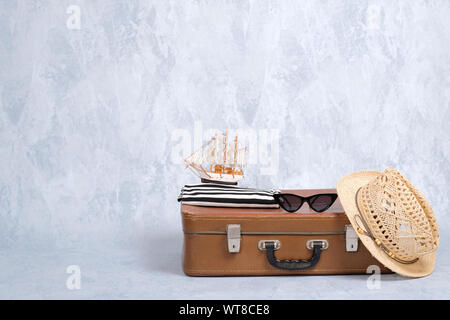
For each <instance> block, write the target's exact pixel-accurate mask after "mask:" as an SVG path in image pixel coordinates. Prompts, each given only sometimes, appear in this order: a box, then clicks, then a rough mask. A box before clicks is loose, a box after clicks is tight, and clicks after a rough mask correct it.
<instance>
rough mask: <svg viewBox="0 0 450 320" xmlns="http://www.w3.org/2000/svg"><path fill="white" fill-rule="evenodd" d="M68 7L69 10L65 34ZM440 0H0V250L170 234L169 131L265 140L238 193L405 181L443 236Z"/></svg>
mask: <svg viewBox="0 0 450 320" xmlns="http://www.w3.org/2000/svg"><path fill="white" fill-rule="evenodd" d="M71 5H75V6H77V7H76V8H79V9H80V14H81V16H80V18H81V20H80V28H79V29H76V28H75V29H73V28H72V27H73V20H72V18H73V11H71V9H69V12H67V11H66V10H67V9H68V8H72V7H70V6H71ZM449 16H450V2H449V1H419V0H414V1H335V0H330V1H187V0H186V1H129V0H127V1H125V0H124V1H116V0H114V1H113V0H111V1H106V0H104V1H87V0H86V1H77V0H71V1H12V0H11V1H9V0H2V1H0V164H1V166H0V245H1V246H12V245H14V244H20V243H23V244H27V245H28V244H29V243H33V244H34V245H39V244H42V245H58V244H63V245H67V244H74V243H82V242H84V241H91V240H93V239H103V238H108V237H111V236H114V237H115V239H116V241H119V242H120V241H125V240H123V239H128V238H129V237H134V236H136V235H139V234H145V233H148V232H155V231H157V230H159V231H164V232H180V231H179V229H180V218H179V213H178V203H177V202H176V200H175V199H176V196H177V194H178V190H179V188H180V187H181V186H182V185H183V184H184V183H192V182H196V181H197V179H195V178H194V177H193V176H192V175H191V173H190V172H189V171H187V170H185V169H184V167H183V165H181V164H178V163H175V162H174V161H173V160H172V158H171V154H172V152H173V148H174V145H175V142H174V139H173V134H174V132H176V130H180V129H184V130H188V132H190V133H191V134H192V135H193V134H194V123H195V122H196V121H199V122H200V123H201V125H202V126H203V128H204V129H207V128H220V129H225V128H241V129H246V128H252V129H255V130H260V129H262V130H266V129H276V130H279V166H278V172H277V173H276V174H274V175H266V176H262V175H259V174H258V173H259V164H258V163H256V164H253V165H251V166H249V168H248V170H247V179H246V184H248V185H252V186H259V187H277V188H281V187H302V188H308V187H330V186H335V184H336V182H337V180H338V179H339V178H340V177H341V176H343V175H345V174H347V173H350V172H352V171H357V170H363V169H375V170H383V169H384V168H386V167H395V168H398V169H399V170H401V171H402V172H403V173H404V174H405V175H406V176H407V177H408V178H410V180H411V181H412V182H413V183H414V184H416V186H417V187H418V188H419V189H421V190H422V191H423V192H424V194H425V195H426V196H427V197H428V198H429V200H430V202H431V204H432V205H433V207H434V209H435V211H436V215H437V216H438V219H439V222H440V223H441V224H446V219H447V217H448V214H447V212H448V206H449V200H448V199H449V194H450V185H449V180H450V166H449V164H450V142H449V139H450V129H449V123H450V105H449V98H450V28H449Z"/></svg>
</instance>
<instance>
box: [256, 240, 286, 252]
mask: <svg viewBox="0 0 450 320" xmlns="http://www.w3.org/2000/svg"><path fill="white" fill-rule="evenodd" d="M266 243H273V247H274V250H278V249H280V248H281V241H280V240H259V242H258V249H259V250H261V251H264V250H266Z"/></svg>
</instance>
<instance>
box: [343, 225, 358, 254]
mask: <svg viewBox="0 0 450 320" xmlns="http://www.w3.org/2000/svg"><path fill="white" fill-rule="evenodd" d="M358 240H359V238H358V234H357V233H356V231H355V229H353V227H352V225H351V224H347V225H345V249H346V251H347V252H356V251H358Z"/></svg>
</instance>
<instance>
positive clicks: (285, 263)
mask: <svg viewBox="0 0 450 320" xmlns="http://www.w3.org/2000/svg"><path fill="white" fill-rule="evenodd" d="M311 244H312V246H311V247H312V250H313V255H312V257H311V258H310V259H308V260H278V259H277V258H276V257H275V250H276V248H275V243H274V242H273V241H267V242H265V243H264V249H265V250H266V251H267V260H268V261H269V263H270V264H271V265H272V266H274V267H276V268H279V269H283V270H304V269H308V268H311V267H314V266H315V265H316V264H317V262H319V259H320V254H321V252H322V250H323V249H325V244H324V242H322V241H313V242H312V243H311Z"/></svg>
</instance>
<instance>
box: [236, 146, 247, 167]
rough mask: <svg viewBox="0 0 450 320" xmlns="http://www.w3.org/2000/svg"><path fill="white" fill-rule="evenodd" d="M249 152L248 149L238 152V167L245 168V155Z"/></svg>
mask: <svg viewBox="0 0 450 320" xmlns="http://www.w3.org/2000/svg"><path fill="white" fill-rule="evenodd" d="M246 152H247V148H245V147H244V148H241V149H239V150H238V151H237V154H236V166H237V167H245V155H246Z"/></svg>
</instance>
